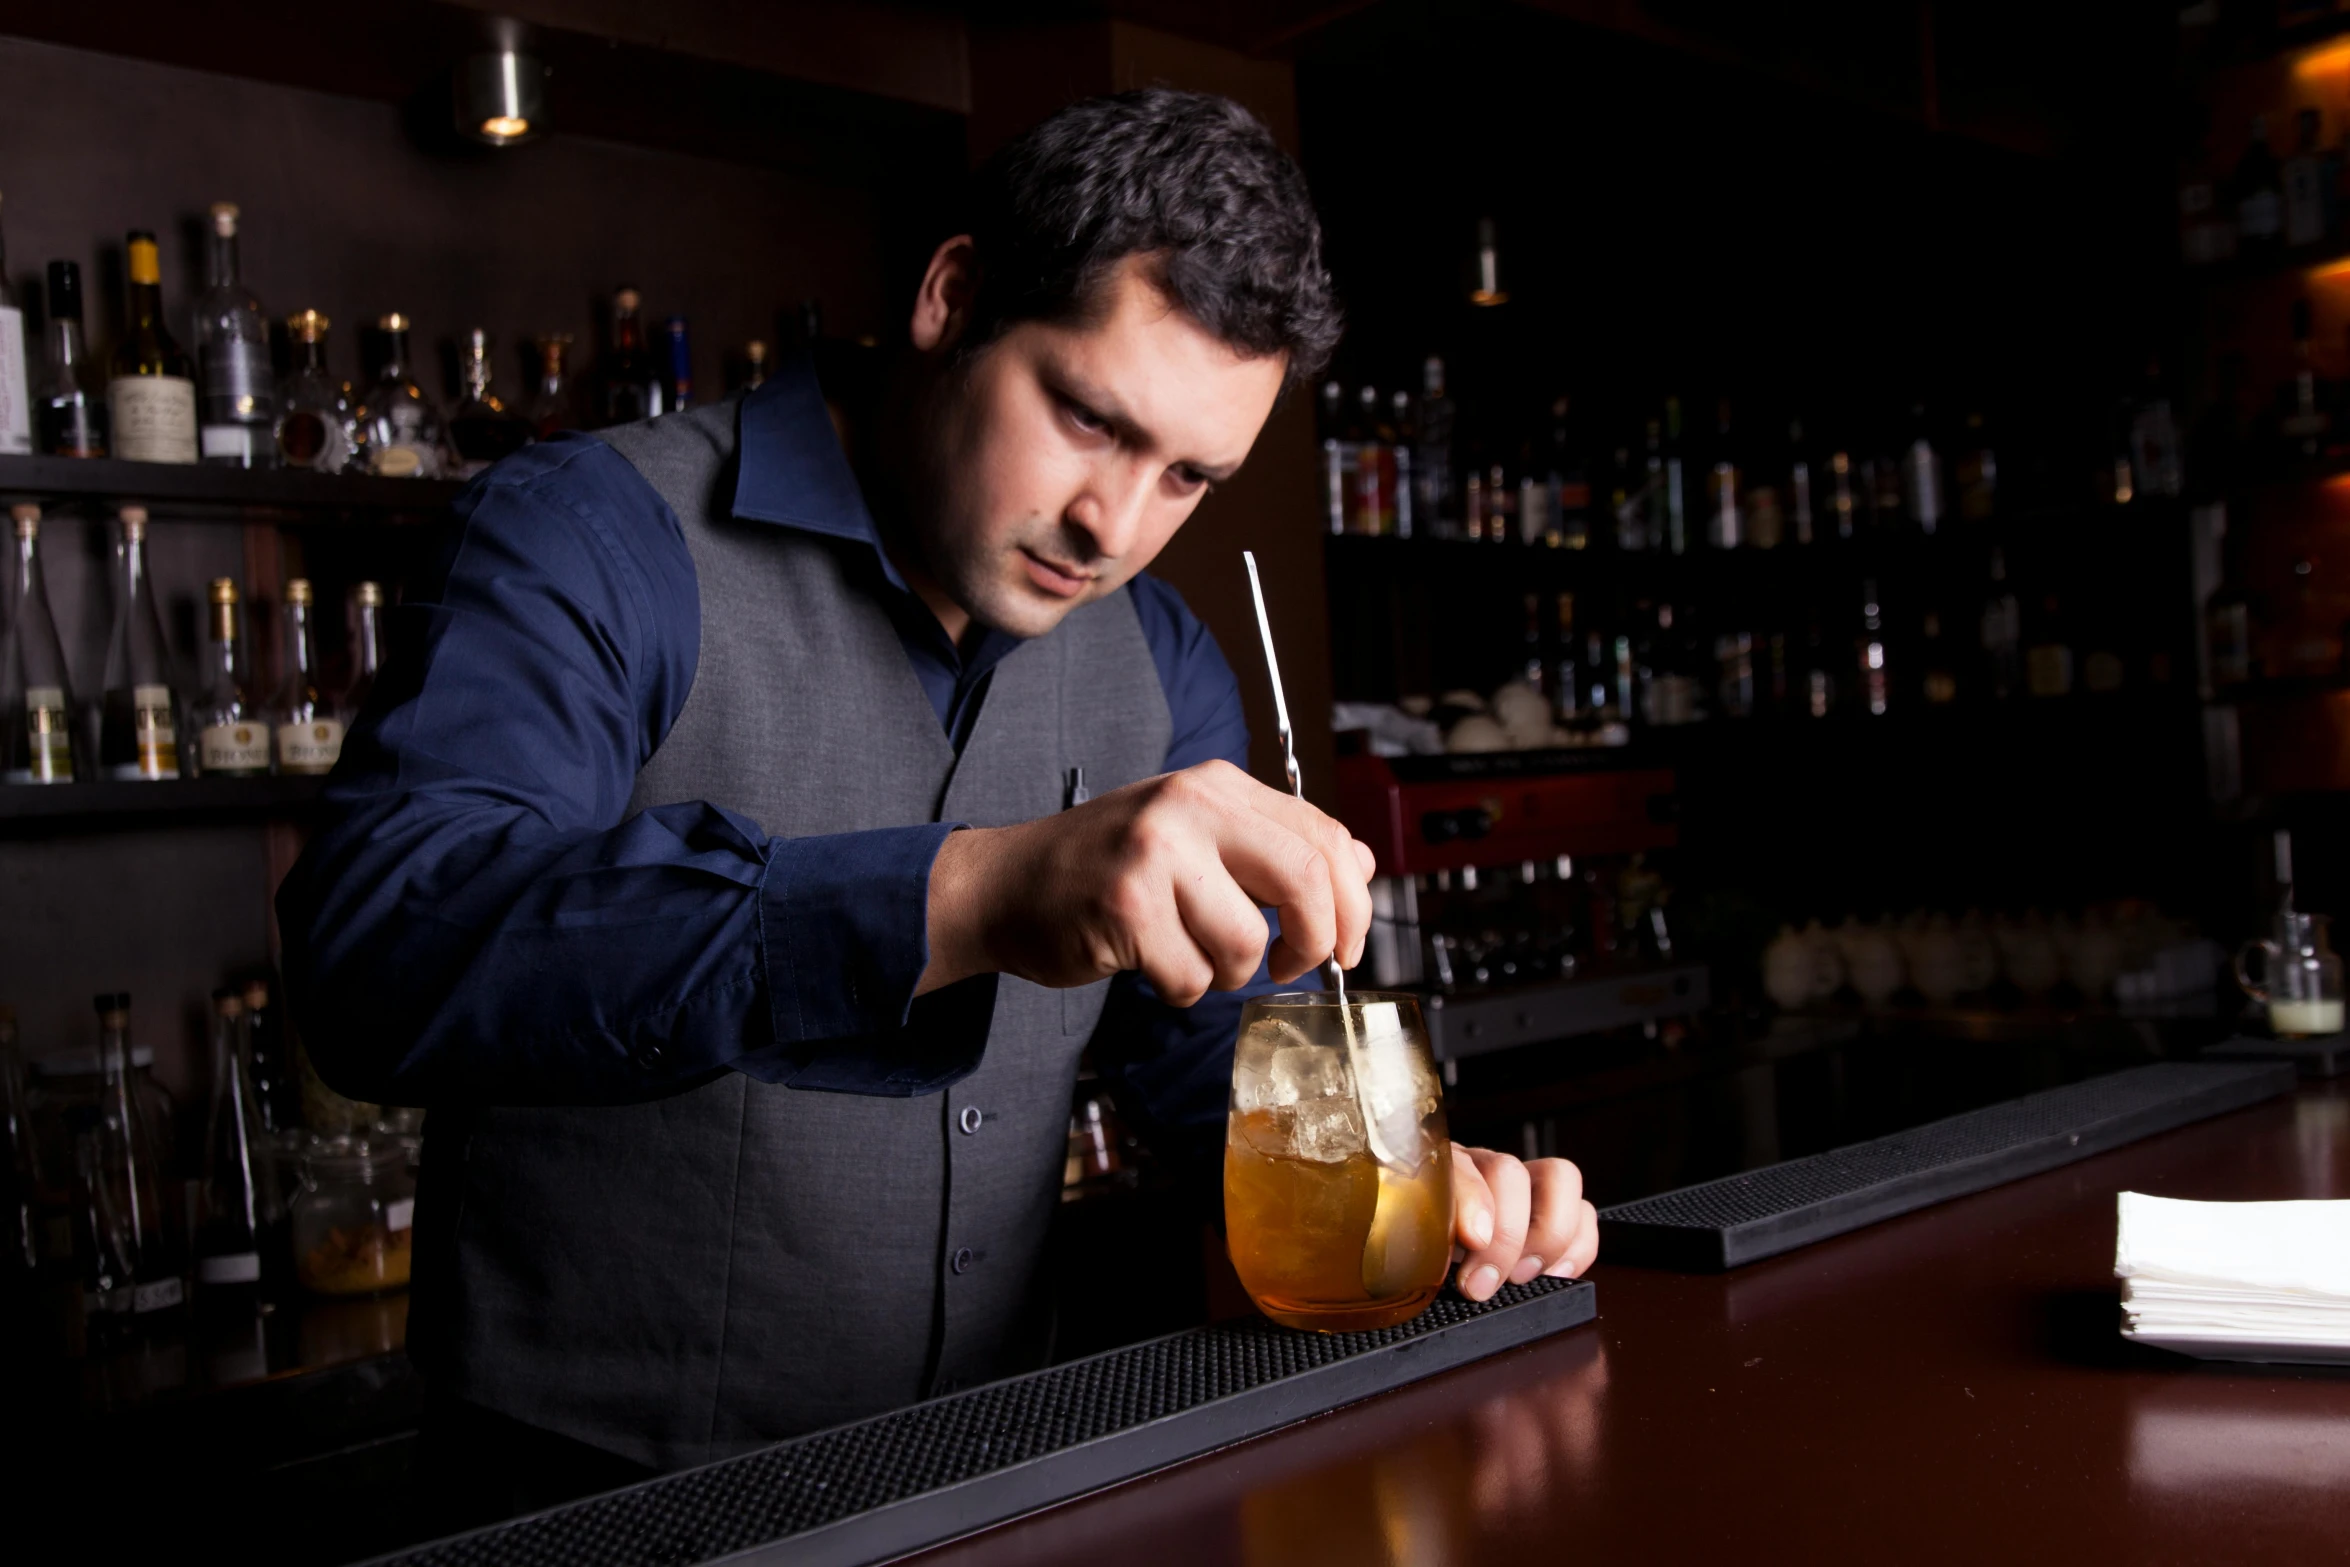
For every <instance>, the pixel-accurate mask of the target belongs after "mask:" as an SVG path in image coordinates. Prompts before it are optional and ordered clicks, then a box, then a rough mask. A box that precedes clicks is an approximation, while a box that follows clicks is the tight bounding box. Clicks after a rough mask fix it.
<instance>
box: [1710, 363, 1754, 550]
mask: <svg viewBox="0 0 2350 1567" xmlns="http://www.w3.org/2000/svg"><path fill="white" fill-rule="evenodd" d="M1743 493H1744V489H1743V486H1742V485H1741V484H1740V482H1739V477H1738V450H1737V438H1736V437H1735V436H1734V435H1732V434H1731V432H1730V399H1728V398H1727V397H1725V398H1723V399H1722V400H1721V402H1719V403H1718V404H1716V405H1715V409H1714V461H1713V467H1712V468H1711V470H1709V471H1708V473H1707V475H1706V483H1705V498H1706V538H1707V542H1709V543H1711V544H1712V545H1713V547H1714V548H1716V549H1721V550H1734V549H1736V548H1738V546H1740V545H1741V544H1744V543H1745V542H1746V519H1745V518H1744V517H1743V516H1742V515H1741V514H1740V513H1739V510H1738V504H1739V499H1740V497H1741V495H1742V494H1743Z"/></svg>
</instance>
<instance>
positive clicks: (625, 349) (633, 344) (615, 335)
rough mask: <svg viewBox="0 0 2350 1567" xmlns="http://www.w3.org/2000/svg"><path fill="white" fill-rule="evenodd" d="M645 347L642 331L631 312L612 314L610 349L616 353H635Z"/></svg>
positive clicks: (620, 311)
mask: <svg viewBox="0 0 2350 1567" xmlns="http://www.w3.org/2000/svg"><path fill="white" fill-rule="evenodd" d="M644 346H645V339H644V331H643V328H642V326H641V325H640V324H639V323H638V320H637V315H636V312H635V311H633V310H615V311H614V312H612V348H613V351H614V352H616V353H635V352H637V351H638V350H640V349H642V348H643V347H644Z"/></svg>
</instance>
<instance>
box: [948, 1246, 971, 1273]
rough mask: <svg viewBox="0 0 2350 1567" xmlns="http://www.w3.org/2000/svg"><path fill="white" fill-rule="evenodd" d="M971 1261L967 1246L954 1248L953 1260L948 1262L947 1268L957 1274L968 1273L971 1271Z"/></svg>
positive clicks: (969, 1250)
mask: <svg viewBox="0 0 2350 1567" xmlns="http://www.w3.org/2000/svg"><path fill="white" fill-rule="evenodd" d="M973 1260H974V1259H973V1257H972V1255H971V1248H970V1247H968V1246H961V1247H957V1248H956V1250H955V1255H954V1260H953V1261H951V1262H949V1263H948V1264H947V1266H948V1267H950V1268H952V1269H954V1270H955V1271H956V1272H957V1273H969V1272H970V1271H971V1264H972V1262H973Z"/></svg>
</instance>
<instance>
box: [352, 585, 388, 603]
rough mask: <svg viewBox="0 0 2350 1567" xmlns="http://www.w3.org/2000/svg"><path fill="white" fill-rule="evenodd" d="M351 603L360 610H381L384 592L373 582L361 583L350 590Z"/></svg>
mask: <svg viewBox="0 0 2350 1567" xmlns="http://www.w3.org/2000/svg"><path fill="white" fill-rule="evenodd" d="M351 598H352V601H353V602H354V603H356V604H358V605H359V606H360V607H361V608H362V609H381V608H383V601H384V590H383V588H382V587H381V586H379V585H378V584H376V583H373V582H362V583H360V584H359V585H358V586H357V587H355V588H353V589H352V590H351Z"/></svg>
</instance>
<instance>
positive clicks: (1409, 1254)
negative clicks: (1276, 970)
mask: <svg viewBox="0 0 2350 1567" xmlns="http://www.w3.org/2000/svg"><path fill="white" fill-rule="evenodd" d="M1224 1223H1225V1232H1226V1244H1227V1245H1228V1247H1229V1248H1230V1250H1231V1254H1232V1265H1233V1267H1234V1269H1235V1270H1236V1271H1237V1272H1238V1273H1239V1274H1240V1282H1241V1284H1242V1285H1243V1286H1244V1287H1245V1288H1246V1289H1247V1290H1248V1293H1249V1298H1250V1299H1252V1300H1254V1301H1255V1302H1256V1303H1257V1309H1258V1310H1260V1311H1262V1312H1264V1314H1265V1315H1266V1316H1268V1317H1271V1318H1272V1319H1273V1320H1274V1321H1276V1322H1280V1323H1285V1324H1287V1325H1288V1326H1290V1327H1293V1328H1315V1329H1319V1330H1321V1331H1323V1332H1331V1333H1344V1332H1359V1331H1362V1330H1364V1329H1368V1328H1384V1327H1390V1326H1393V1325H1394V1324H1395V1323H1398V1322H1405V1321H1409V1320H1410V1319H1411V1318H1413V1317H1416V1316H1418V1315H1419V1314H1420V1312H1421V1311H1422V1310H1424V1309H1425V1308H1426V1307H1427V1305H1428V1303H1429V1302H1430V1301H1431V1300H1433V1299H1435V1298H1436V1291H1437V1290H1438V1289H1439V1288H1440V1287H1441V1286H1442V1285H1443V1283H1444V1275H1445V1270H1446V1268H1447V1267H1448V1266H1449V1265H1450V1263H1451V1260H1452V1143H1451V1139H1450V1138H1449V1137H1448V1136H1447V1135H1446V1132H1445V1124H1444V1091H1443V1088H1442V1086H1441V1085H1440V1084H1439V1082H1438V1080H1437V1076H1436V1066H1435V1062H1434V1061H1433V1059H1432V1058H1431V1057H1430V1055H1429V1051H1428V1033H1427V1029H1426V1027H1425V1026H1424V1025H1423V1024H1422V1022H1421V1021H1420V1008H1419V1003H1418V1002H1417V1001H1416V1000H1415V999H1414V998H1412V997H1410V996H1407V995H1394V994H1386V993H1382V992H1378V991H1349V992H1348V993H1347V998H1346V1001H1345V1003H1344V1005H1341V1004H1340V1002H1339V1000H1338V998H1337V997H1336V996H1335V995H1332V994H1329V993H1327V992H1322V991H1293V992H1288V993H1285V994H1281V995H1274V996H1264V997H1260V998H1258V999H1256V1000H1253V1001H1251V1002H1249V1003H1248V1005H1247V1007H1246V1008H1245V1009H1244V1010H1243V1011H1242V1013H1241V1023H1240V1039H1239V1042H1238V1045H1237V1046H1236V1048H1235V1050H1234V1052H1233V1060H1232V1100H1231V1112H1230V1115H1229V1118H1228V1120H1227V1129H1226V1135H1225V1141H1224Z"/></svg>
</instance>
